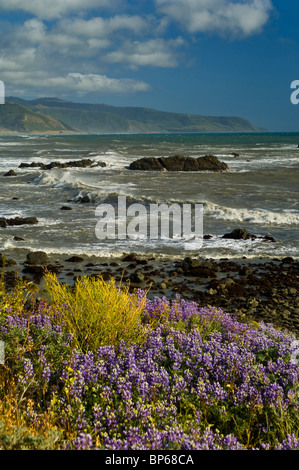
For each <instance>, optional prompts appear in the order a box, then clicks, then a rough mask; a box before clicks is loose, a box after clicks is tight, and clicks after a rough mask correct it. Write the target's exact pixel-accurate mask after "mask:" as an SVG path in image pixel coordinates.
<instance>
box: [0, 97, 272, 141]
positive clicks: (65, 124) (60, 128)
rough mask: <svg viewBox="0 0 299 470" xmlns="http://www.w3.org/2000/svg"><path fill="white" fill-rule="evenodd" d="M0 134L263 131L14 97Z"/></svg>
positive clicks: (1, 115) (236, 122)
mask: <svg viewBox="0 0 299 470" xmlns="http://www.w3.org/2000/svg"><path fill="white" fill-rule="evenodd" d="M0 130H1V131H2V132H3V131H5V130H6V131H11V132H78V133H95V134H108V133H111V134H113V133H133V134H134V133H136V134H138V133H184V132H190V133H192V132H262V131H265V129H262V128H259V127H256V126H255V125H254V124H252V123H250V122H249V121H247V120H246V119H243V118H240V117H225V116H224V117H217V116H215V117H212V116H200V115H190V114H179V113H169V112H164V111H157V110H154V109H150V108H138V107H117V106H108V105H105V104H90V103H75V102H71V101H64V100H60V99H56V98H40V99H37V100H32V101H27V100H22V99H20V98H14V97H9V98H7V100H6V104H5V105H2V106H1V107H0Z"/></svg>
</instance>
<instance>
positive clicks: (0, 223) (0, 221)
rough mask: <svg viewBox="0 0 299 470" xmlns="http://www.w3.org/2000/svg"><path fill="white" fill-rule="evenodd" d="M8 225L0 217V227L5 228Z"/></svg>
mask: <svg viewBox="0 0 299 470" xmlns="http://www.w3.org/2000/svg"><path fill="white" fill-rule="evenodd" d="M7 226H8V223H7V220H6V219H5V218H4V217H0V227H7Z"/></svg>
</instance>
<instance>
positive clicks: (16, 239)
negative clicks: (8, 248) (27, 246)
mask: <svg viewBox="0 0 299 470" xmlns="http://www.w3.org/2000/svg"><path fill="white" fill-rule="evenodd" d="M13 239H14V241H16V242H24V241H25V238H22V237H19V236H18V235H15V236H14V237H13Z"/></svg>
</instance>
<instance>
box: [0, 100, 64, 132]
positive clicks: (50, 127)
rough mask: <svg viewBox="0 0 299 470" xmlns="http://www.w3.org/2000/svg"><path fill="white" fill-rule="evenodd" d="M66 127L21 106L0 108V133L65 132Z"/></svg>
mask: <svg viewBox="0 0 299 470" xmlns="http://www.w3.org/2000/svg"><path fill="white" fill-rule="evenodd" d="M67 129H68V128H67V127H66V126H64V125H63V124H62V123H61V122H59V121H57V119H55V118H54V117H52V116H47V115H46V114H40V113H36V112H34V111H33V110H31V109H29V108H28V107H25V106H23V105H21V104H13V103H6V104H5V105H1V106H0V131H1V132H2V133H3V132H28V133H33V132H65V131H67Z"/></svg>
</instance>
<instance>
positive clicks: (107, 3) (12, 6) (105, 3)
mask: <svg viewBox="0 0 299 470" xmlns="http://www.w3.org/2000/svg"><path fill="white" fill-rule="evenodd" d="M115 4H116V1H115V0H84V2H82V0H42V1H41V0H26V1H24V0H0V10H1V9H2V10H12V11H13V10H22V11H25V12H27V13H31V14H33V15H35V16H37V17H39V18H43V19H53V18H59V17H61V16H62V15H64V14H68V13H70V12H79V11H86V10H88V9H91V8H97V9H98V8H101V7H111V6H113V5H115Z"/></svg>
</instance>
